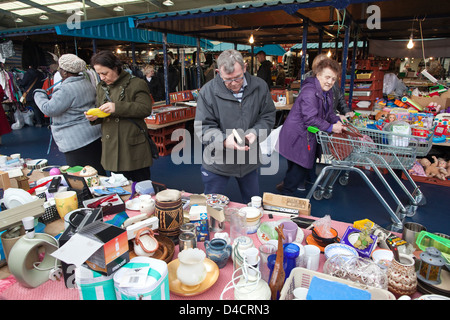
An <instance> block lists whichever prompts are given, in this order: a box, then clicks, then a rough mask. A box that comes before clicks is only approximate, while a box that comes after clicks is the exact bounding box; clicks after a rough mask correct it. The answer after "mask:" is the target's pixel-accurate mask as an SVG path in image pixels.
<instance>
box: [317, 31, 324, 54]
mask: <svg viewBox="0 0 450 320" xmlns="http://www.w3.org/2000/svg"><path fill="white" fill-rule="evenodd" d="M322 42H323V30H322V29H319V51H318V54H321V53H322Z"/></svg>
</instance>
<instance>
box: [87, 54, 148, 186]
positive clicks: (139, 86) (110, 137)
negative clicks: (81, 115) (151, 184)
mask: <svg viewBox="0 0 450 320" xmlns="http://www.w3.org/2000/svg"><path fill="white" fill-rule="evenodd" d="M91 65H92V66H93V67H94V69H95V71H96V72H97V73H98V75H99V76H100V80H101V81H100V82H99V84H98V85H97V99H96V103H97V106H98V107H99V109H100V110H101V111H103V112H106V113H109V114H110V115H109V116H107V117H104V118H99V117H97V116H94V115H88V114H86V118H87V119H88V120H90V121H91V124H92V125H98V124H101V126H102V146H103V151H102V165H103V167H104V168H105V170H108V171H111V172H114V173H121V174H123V175H124V176H125V177H126V178H127V179H129V180H132V181H134V182H136V181H143V180H150V166H151V165H152V163H153V159H152V154H151V149H150V144H149V142H148V140H147V137H146V135H147V126H146V124H145V120H144V119H145V118H146V117H147V116H149V115H150V114H151V112H152V102H151V97H150V92H149V90H148V86H147V84H146V83H145V81H144V80H142V79H140V78H136V77H133V76H132V75H130V74H129V73H128V72H126V71H124V70H123V69H122V63H121V62H120V60H119V59H118V58H117V57H116V56H115V55H114V54H113V53H112V52H110V51H101V52H99V53H97V54H95V55H94V56H93V57H92V59H91ZM130 120H133V121H134V123H133V122H132V121H130ZM136 124H138V125H139V127H140V128H141V129H143V130H140V128H138V126H137V125H136Z"/></svg>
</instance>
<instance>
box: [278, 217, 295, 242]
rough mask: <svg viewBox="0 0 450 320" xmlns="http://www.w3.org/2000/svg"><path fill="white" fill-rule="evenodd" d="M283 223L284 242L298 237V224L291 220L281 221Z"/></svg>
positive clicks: (292, 240)
mask: <svg viewBox="0 0 450 320" xmlns="http://www.w3.org/2000/svg"><path fill="white" fill-rule="evenodd" d="M281 224H282V225H283V234H284V240H283V244H284V243H292V242H294V241H295V239H296V238H297V230H298V227H297V224H296V223H294V222H291V221H285V222H282V223H281Z"/></svg>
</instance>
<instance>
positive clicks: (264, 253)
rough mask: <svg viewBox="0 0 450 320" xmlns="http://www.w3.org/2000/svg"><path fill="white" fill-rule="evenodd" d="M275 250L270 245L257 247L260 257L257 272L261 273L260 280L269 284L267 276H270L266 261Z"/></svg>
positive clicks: (265, 244)
mask: <svg viewBox="0 0 450 320" xmlns="http://www.w3.org/2000/svg"><path fill="white" fill-rule="evenodd" d="M276 253H277V248H276V247H275V246H274V245H273V244H270V243H264V244H262V245H261V246H260V247H259V256H260V259H261V261H260V263H259V271H260V272H261V279H263V280H264V281H266V282H269V275H270V269H269V267H268V265H267V259H268V258H269V256H270V255H272V254H276Z"/></svg>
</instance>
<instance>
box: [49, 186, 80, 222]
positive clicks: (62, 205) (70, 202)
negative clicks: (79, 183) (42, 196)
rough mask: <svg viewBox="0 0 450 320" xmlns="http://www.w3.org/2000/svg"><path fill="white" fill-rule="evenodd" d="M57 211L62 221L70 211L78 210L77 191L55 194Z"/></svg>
mask: <svg viewBox="0 0 450 320" xmlns="http://www.w3.org/2000/svg"><path fill="white" fill-rule="evenodd" d="M54 198H55V203H56V210H57V211H58V213H59V216H60V217H61V219H64V216H65V215H66V214H68V213H69V212H70V211H73V210H76V209H78V197H77V193H76V192H75V191H64V192H58V193H55V196H54Z"/></svg>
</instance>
